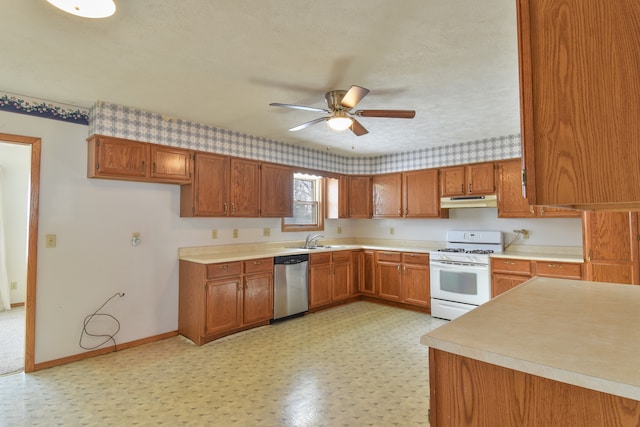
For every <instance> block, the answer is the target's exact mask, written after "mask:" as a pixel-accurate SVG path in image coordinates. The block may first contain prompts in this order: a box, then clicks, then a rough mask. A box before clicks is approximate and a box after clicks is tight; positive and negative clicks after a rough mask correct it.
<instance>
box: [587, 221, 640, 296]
mask: <svg viewBox="0 0 640 427" xmlns="http://www.w3.org/2000/svg"><path fill="white" fill-rule="evenodd" d="M582 224H583V238H584V250H585V259H586V260H587V262H586V268H587V274H586V276H587V277H586V279H587V280H591V281H595V282H613V283H626V284H638V283H640V275H639V268H638V214H637V213H636V212H584V213H583V220H582Z"/></svg>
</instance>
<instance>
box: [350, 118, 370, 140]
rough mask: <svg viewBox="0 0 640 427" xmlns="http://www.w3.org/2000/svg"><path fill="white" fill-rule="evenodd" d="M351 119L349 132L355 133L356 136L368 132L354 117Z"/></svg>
mask: <svg viewBox="0 0 640 427" xmlns="http://www.w3.org/2000/svg"><path fill="white" fill-rule="evenodd" d="M351 120H352V123H351V127H350V128H351V132H353V133H355V134H356V136H362V135H365V134H367V133H369V131H368V130H366V129H365V128H364V126H362V125H361V124H360V122H359V121H357V120H356V119H354V118H351Z"/></svg>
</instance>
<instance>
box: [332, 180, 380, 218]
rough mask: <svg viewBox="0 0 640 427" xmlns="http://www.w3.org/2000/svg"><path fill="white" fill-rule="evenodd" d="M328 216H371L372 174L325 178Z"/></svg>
mask: <svg viewBox="0 0 640 427" xmlns="http://www.w3.org/2000/svg"><path fill="white" fill-rule="evenodd" d="M325 183H326V185H325V198H326V212H325V215H326V217H327V218H334V219H335V218H371V217H372V215H373V204H372V194H371V191H372V190H371V186H372V183H371V176H370V175H340V176H339V177H338V178H326V179H325Z"/></svg>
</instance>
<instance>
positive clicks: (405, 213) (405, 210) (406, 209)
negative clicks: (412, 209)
mask: <svg viewBox="0 0 640 427" xmlns="http://www.w3.org/2000/svg"><path fill="white" fill-rule="evenodd" d="M407 215H409V209H408V208H404V216H407Z"/></svg>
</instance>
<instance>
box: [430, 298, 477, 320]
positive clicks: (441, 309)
mask: <svg viewBox="0 0 640 427" xmlns="http://www.w3.org/2000/svg"><path fill="white" fill-rule="evenodd" d="M476 307H477V306H476V305H471V304H462V303H460V302H453V301H444V300H439V299H434V298H431V315H432V316H433V317H438V318H440V319H446V320H453V319H456V318H458V317H460V316H462V315H463V314H465V313H468V312H470V311H471V310H473V309H474V308H476Z"/></svg>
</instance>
